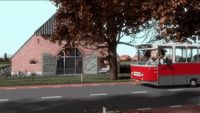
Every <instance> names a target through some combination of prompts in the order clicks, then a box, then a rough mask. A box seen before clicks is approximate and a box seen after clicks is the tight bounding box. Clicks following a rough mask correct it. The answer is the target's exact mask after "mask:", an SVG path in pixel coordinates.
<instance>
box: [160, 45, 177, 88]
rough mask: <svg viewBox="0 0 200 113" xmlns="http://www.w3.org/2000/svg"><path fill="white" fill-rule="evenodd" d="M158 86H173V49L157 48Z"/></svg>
mask: <svg viewBox="0 0 200 113" xmlns="http://www.w3.org/2000/svg"><path fill="white" fill-rule="evenodd" d="M158 61H159V64H158V85H173V82H174V73H173V72H174V67H173V64H172V61H173V48H172V47H170V46H169V47H166V46H164V47H159V48H158Z"/></svg>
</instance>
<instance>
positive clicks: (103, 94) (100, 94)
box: [90, 93, 108, 96]
mask: <svg viewBox="0 0 200 113" xmlns="http://www.w3.org/2000/svg"><path fill="white" fill-rule="evenodd" d="M106 95H108V94H107V93H97V94H90V96H106Z"/></svg>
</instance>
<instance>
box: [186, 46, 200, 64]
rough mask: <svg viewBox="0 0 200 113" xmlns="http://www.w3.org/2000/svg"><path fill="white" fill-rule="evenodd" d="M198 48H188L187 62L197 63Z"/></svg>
mask: <svg viewBox="0 0 200 113" xmlns="http://www.w3.org/2000/svg"><path fill="white" fill-rule="evenodd" d="M197 53H198V52H197V48H195V47H188V48H187V62H197V56H196V57H195V55H197Z"/></svg>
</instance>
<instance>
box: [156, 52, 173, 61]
mask: <svg viewBox="0 0 200 113" xmlns="http://www.w3.org/2000/svg"><path fill="white" fill-rule="evenodd" d="M165 53H166V50H164V49H161V50H160V51H159V57H158V59H159V63H160V64H170V63H172V60H171V59H170V58H168V57H167V56H166V55H165Z"/></svg>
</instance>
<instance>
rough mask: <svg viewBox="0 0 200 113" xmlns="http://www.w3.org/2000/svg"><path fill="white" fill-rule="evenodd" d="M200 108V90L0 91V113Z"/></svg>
mask: <svg viewBox="0 0 200 113" xmlns="http://www.w3.org/2000/svg"><path fill="white" fill-rule="evenodd" d="M194 104H195V105H196V104H198V105H200V87H198V88H189V87H185V86H176V87H152V86H148V85H145V86H144V85H117V86H95V87H94V86H87V87H54V88H38V87H31V88H30V89H17V90H16V89H12V88H11V89H8V90H0V113H82V112H83V111H87V113H93V112H94V111H95V110H99V109H102V107H103V106H105V107H107V108H108V109H110V110H112V109H152V108H158V107H172V108H173V107H182V106H184V105H194Z"/></svg>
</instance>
